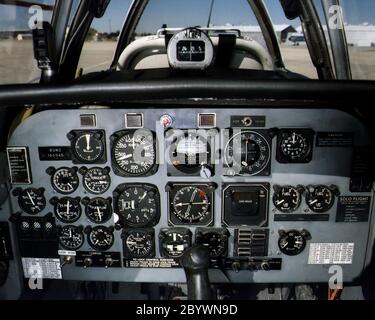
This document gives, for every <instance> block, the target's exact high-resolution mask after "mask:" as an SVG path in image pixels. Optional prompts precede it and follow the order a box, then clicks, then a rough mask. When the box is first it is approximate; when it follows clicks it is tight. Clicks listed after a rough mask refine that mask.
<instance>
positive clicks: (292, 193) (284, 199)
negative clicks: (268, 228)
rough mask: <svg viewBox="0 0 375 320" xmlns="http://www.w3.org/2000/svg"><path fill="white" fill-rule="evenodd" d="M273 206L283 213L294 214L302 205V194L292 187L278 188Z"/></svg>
mask: <svg viewBox="0 0 375 320" xmlns="http://www.w3.org/2000/svg"><path fill="white" fill-rule="evenodd" d="M273 204H274V205H275V207H276V208H277V209H278V210H279V211H281V212H284V213H291V212H294V211H296V210H297V209H298V208H299V206H300V204H301V193H300V191H299V190H298V189H297V188H295V187H292V186H283V187H277V188H275V193H274V195H273Z"/></svg>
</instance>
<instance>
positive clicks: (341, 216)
mask: <svg viewBox="0 0 375 320" xmlns="http://www.w3.org/2000/svg"><path fill="white" fill-rule="evenodd" d="M370 204H371V197H362V196H347V197H339V201H338V205H337V215H336V222H367V221H368V220H369V215H370Z"/></svg>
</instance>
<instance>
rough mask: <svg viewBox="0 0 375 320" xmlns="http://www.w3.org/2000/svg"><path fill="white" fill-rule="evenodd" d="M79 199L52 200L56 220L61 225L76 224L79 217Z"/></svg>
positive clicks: (80, 211)
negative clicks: (61, 223)
mask: <svg viewBox="0 0 375 320" xmlns="http://www.w3.org/2000/svg"><path fill="white" fill-rule="evenodd" d="M80 200H81V199H80V198H69V197H65V198H61V199H58V198H52V199H51V201H50V202H51V204H53V205H54V212H55V216H56V218H57V219H59V220H60V221H61V222H63V223H73V222H76V221H77V220H78V219H79V218H80V217H81V213H82V210H81V205H80Z"/></svg>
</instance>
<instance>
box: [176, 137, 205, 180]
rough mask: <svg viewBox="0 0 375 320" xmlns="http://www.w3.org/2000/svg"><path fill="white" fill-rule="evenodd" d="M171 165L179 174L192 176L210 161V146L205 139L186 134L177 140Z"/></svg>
mask: <svg viewBox="0 0 375 320" xmlns="http://www.w3.org/2000/svg"><path fill="white" fill-rule="evenodd" d="M173 158H174V159H176V160H174V161H173V165H174V166H175V167H176V168H177V169H178V170H179V171H181V172H184V173H187V174H192V173H196V172H199V171H200V169H201V167H202V164H207V163H208V162H209V160H210V146H209V144H208V142H207V140H206V139H204V138H203V137H201V136H199V135H197V134H190V133H187V134H186V135H184V136H183V137H181V138H179V139H177V141H176V143H175V149H174V150H173Z"/></svg>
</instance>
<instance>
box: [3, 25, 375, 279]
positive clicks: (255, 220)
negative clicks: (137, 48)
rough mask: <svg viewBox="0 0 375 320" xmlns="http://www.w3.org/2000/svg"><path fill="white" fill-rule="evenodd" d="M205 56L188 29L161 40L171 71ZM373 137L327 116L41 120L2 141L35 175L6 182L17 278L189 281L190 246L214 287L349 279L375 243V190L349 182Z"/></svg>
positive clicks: (80, 112)
mask: <svg viewBox="0 0 375 320" xmlns="http://www.w3.org/2000/svg"><path fill="white" fill-rule="evenodd" d="M210 48H211V43H210V42H208V41H207V39H206V35H205V34H204V33H203V32H200V31H199V30H195V29H189V30H185V31H183V32H181V33H178V34H176V35H175V37H173V38H172V40H171V41H170V44H169V54H170V55H171V54H172V53H173V54H174V57H175V60H173V59H172V60H173V61H172V62H171V63H174V62H175V63H176V67H181V68H183V67H184V65H188V64H191V63H194V64H197V63H198V64H199V65H200V68H203V67H204V66H206V65H208V64H209V63H210V62H209V60H211V59H212V52H211V53H210V50H211V49H210ZM322 114H324V121H322ZM85 115H87V116H89V115H90V116H92V115H95V119H96V120H95V122H93V123H91V124H92V127H90V126H87V123H86V122H85V123H84V124H85V126H81V125H82V124H83V123H82V121H81V119H82V118H85ZM56 119H59V125H57V124H56ZM45 132H53V134H51V135H46V134H45ZM348 137H351V140H349V139H348ZM370 141H371V140H370V135H369V134H368V133H367V131H366V129H365V128H364V127H363V126H362V124H361V123H360V122H359V121H358V120H357V119H355V118H354V117H352V116H351V115H349V114H346V113H344V112H341V111H337V110H333V109H324V110H319V112H317V111H316V110H313V109H311V110H310V109H295V108H293V109H292V108H291V109H287V108H285V109H280V108H279V109H265V108H259V109H257V108H245V107H230V108H229V107H228V108H215V107H207V106H206V107H204V108H198V107H191V108H183V107H181V108H165V107H164V108H148V109H146V108H145V109H140V108H135V107H133V108H132V107H130V108H129V107H127V108H124V109H108V108H103V109H100V108H95V109H92V110H91V109H74V108H73V109H69V112H66V111H65V110H48V111H43V112H39V113H36V114H34V115H32V116H31V117H29V118H28V119H26V120H25V121H24V122H22V123H21V124H20V125H19V126H18V127H17V128H16V129H15V130H14V132H13V134H12V136H11V137H10V140H9V145H8V147H9V148H8V150H10V151H9V152H10V154H9V156H10V158H11V159H12V170H13V174H17V172H14V170H16V169H17V166H16V163H21V162H22V160H23V159H24V154H21V153H20V155H19V157H20V159H16V158H15V157H17V154H16V153H15V152H14V150H15V149H16V148H22V150H27V152H28V158H29V168H28V169H29V171H30V172H29V176H30V177H32V181H31V179H30V180H28V179H24V184H17V185H13V186H12V190H11V208H12V214H11V215H10V216H9V217H8V218H10V221H13V222H14V223H15V229H16V232H15V233H14V234H13V235H12V236H13V237H16V239H14V240H18V243H19V245H20V252H21V258H23V259H21V263H24V265H23V266H22V267H24V268H23V269H24V270H26V269H25V268H26V266H27V263H36V262H38V263H45V264H46V265H47V264H48V266H49V268H52V266H54V265H58V268H57V267H56V268H52V269H49V272H50V274H49V276H50V277H51V278H55V279H65V280H82V281H114V282H160V283H181V282H186V278H185V274H184V271H183V269H182V268H181V266H180V264H179V259H180V258H181V256H182V255H183V254H184V252H185V250H186V249H187V248H189V247H190V246H193V245H200V246H204V247H206V248H207V249H208V250H209V254H210V261H211V262H210V263H211V268H210V271H209V272H210V274H209V276H210V280H211V282H213V283H223V282H228V281H231V282H233V283H247V282H255V283H296V282H297V283H298V282H301V283H308V282H327V281H328V280H329V277H330V275H329V273H328V266H329V265H333V264H334V265H340V266H341V267H342V268H343V275H344V281H351V280H353V279H355V278H356V277H358V276H359V275H360V274H361V272H362V270H363V268H364V265H365V259H366V252H370V251H369V250H368V248H367V245H368V244H369V243H372V242H373V239H372V238H371V237H370V235H369V230H370V227H371V225H370V223H371V221H374V219H371V218H372V205H373V201H372V198H373V194H372V192H368V191H369V190H365V189H362V188H361V186H360V184H358V187H356V188H353V185H352V184H353V181H360V180H358V179H360V178H361V177H359V176H358V175H356V176H355V177H354V178H353V177H352V173H353V172H357V171H358V170H356V168H357V166H358V163H360V162H359V160H360V159H359V158H358V157H359V156H360V154H363V152H362V153H358V152H357V150H363V149H366V148H369V147H370V146H371V145H370ZM354 155H356V156H355V157H353V156H354ZM21 157H23V158H22V159H21ZM353 159H355V163H354V164H353V161H352V160H353ZM361 168H364V167H361ZM361 174H363V179H366V172H363V173H361ZM19 181H21V180H19ZM33 259H34V260H33ZM51 261H55V264H53V263H51ZM66 261H69V263H66ZM60 266H62V268H60ZM21 269H22V268H21ZM255 271H257V272H255Z"/></svg>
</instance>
